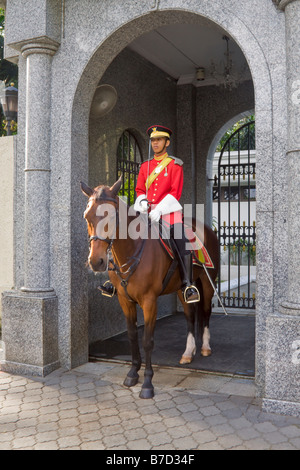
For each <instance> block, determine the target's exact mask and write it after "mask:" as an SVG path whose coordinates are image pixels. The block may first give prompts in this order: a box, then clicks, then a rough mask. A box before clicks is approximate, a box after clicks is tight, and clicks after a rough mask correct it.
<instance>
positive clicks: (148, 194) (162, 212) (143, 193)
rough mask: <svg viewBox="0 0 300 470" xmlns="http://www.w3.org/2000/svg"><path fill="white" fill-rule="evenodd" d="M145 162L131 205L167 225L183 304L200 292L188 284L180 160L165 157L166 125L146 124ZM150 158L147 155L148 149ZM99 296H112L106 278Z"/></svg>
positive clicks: (188, 253) (190, 264) (189, 272)
mask: <svg viewBox="0 0 300 470" xmlns="http://www.w3.org/2000/svg"><path fill="white" fill-rule="evenodd" d="M147 134H148V136H149V138H150V141H149V156H148V161H146V162H144V163H143V164H142V165H141V168H140V172H139V175H138V179H137V185H136V194H137V199H136V201H135V204H134V209H135V210H136V212H140V213H145V214H146V213H148V214H149V218H150V221H151V222H153V223H157V224H159V225H160V230H161V231H162V230H163V229H164V227H165V228H167V232H168V234H169V235H170V243H171V247H172V250H173V253H174V256H175V257H176V259H177V262H178V266H179V271H180V276H181V281H182V293H183V298H184V301H185V302H186V303H194V302H199V301H200V294H199V291H198V289H197V287H196V286H195V285H193V284H192V282H191V280H192V270H193V259H192V253H191V251H190V250H187V249H186V244H187V243H188V242H189V241H188V239H187V237H186V235H185V230H184V225H183V215H182V206H181V204H180V203H179V200H180V198H181V193H182V188H183V168H182V166H183V161H182V160H180V159H179V158H175V157H173V156H169V155H168V152H167V148H168V147H169V145H170V138H171V135H172V131H171V130H170V129H168V128H167V127H164V126H160V125H154V126H151V127H149V129H148V130H147ZM151 147H152V150H153V152H154V157H153V158H152V159H151V158H150V149H151ZM99 289H100V290H101V292H102V293H103V295H106V296H110V297H111V296H113V295H114V293H115V288H114V286H113V285H112V284H111V283H110V282H109V281H107V282H106V283H105V284H104V285H103V286H100V288H99Z"/></svg>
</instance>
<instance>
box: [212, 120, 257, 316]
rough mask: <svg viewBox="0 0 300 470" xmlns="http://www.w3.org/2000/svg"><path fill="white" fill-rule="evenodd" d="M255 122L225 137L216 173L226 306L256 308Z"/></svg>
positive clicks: (222, 291)
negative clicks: (227, 137)
mask: <svg viewBox="0 0 300 470" xmlns="http://www.w3.org/2000/svg"><path fill="white" fill-rule="evenodd" d="M255 192H256V190H255V123H254V121H251V122H248V123H247V124H245V125H243V126H242V127H240V128H239V129H238V130H237V131H236V132H234V133H233V134H232V135H231V136H230V137H229V139H228V140H227V141H226V143H225V145H224V146H223V148H222V151H221V153H220V157H219V163H218V175H217V177H215V187H214V201H215V202H217V204H218V211H217V213H218V216H217V219H218V220H217V227H218V238H219V252H220V270H219V276H218V291H219V295H220V297H221V298H222V300H223V303H224V305H225V306H226V307H229V308H239V309H241V308H242V309H255V279H256V262H255V254H256V251H255V249H256V228H255V205H256V204H255Z"/></svg>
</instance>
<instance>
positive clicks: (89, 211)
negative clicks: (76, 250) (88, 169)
mask: <svg viewBox="0 0 300 470" xmlns="http://www.w3.org/2000/svg"><path fill="white" fill-rule="evenodd" d="M121 185H122V182H121V178H120V179H119V180H118V181H117V182H116V183H115V184H114V185H113V186H111V187H109V186H97V187H96V188H94V189H92V188H90V187H89V186H87V185H86V184H85V183H81V190H82V192H83V193H84V194H85V195H86V196H87V197H88V198H89V200H88V204H87V207H86V210H85V212H84V218H85V219H86V222H87V228H88V235H89V240H90V253H89V258H88V262H89V265H90V267H91V268H92V270H93V271H98V272H102V271H105V270H106V268H107V250H108V248H109V247H110V246H111V244H112V242H113V240H114V238H115V236H116V227H117V209H118V199H117V195H118V192H119V190H120V187H121Z"/></svg>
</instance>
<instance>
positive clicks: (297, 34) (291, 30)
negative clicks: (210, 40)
mask: <svg viewBox="0 0 300 470" xmlns="http://www.w3.org/2000/svg"><path fill="white" fill-rule="evenodd" d="M278 7H279V8H280V9H281V10H283V11H284V14H285V23H286V58H287V62H286V63H287V100H288V103H287V104H288V123H287V128H288V140H287V153H286V156H285V160H284V161H283V165H286V166H287V184H288V188H287V191H288V214H287V219H288V288H287V290H286V292H284V291H283V292H282V296H283V297H285V298H286V300H285V301H284V302H282V303H281V305H279V306H278V307H279V308H278V310H277V311H275V312H274V313H273V314H272V315H269V316H268V319H267V335H266V387H265V398H264V400H263V407H264V409H265V410H267V411H271V412H277V413H278V412H279V413H285V414H292V415H295V416H300V387H299V383H300V248H299V234H300V209H299V208H300V0H281V1H280V2H278Z"/></svg>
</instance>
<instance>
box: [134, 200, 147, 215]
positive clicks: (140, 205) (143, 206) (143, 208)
mask: <svg viewBox="0 0 300 470" xmlns="http://www.w3.org/2000/svg"><path fill="white" fill-rule="evenodd" d="M133 207H134V210H135V211H136V212H140V213H142V214H146V213H147V212H148V207H149V203H148V201H147V199H142V200H141V201H136V202H135V204H134V206H133Z"/></svg>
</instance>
